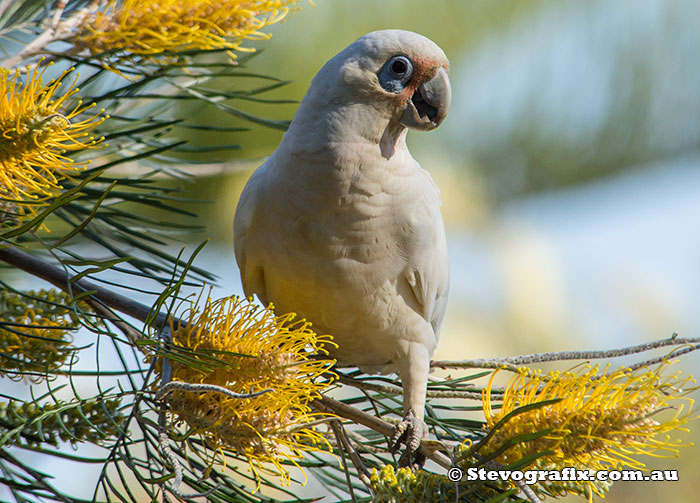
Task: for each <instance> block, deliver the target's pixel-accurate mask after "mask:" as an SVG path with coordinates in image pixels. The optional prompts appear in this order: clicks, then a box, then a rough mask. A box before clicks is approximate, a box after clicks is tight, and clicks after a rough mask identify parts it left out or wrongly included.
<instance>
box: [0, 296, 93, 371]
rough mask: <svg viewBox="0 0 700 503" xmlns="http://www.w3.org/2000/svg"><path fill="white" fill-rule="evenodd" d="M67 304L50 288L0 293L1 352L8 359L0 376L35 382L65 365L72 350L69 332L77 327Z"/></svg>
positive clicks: (77, 324) (65, 298)
mask: <svg viewBox="0 0 700 503" xmlns="http://www.w3.org/2000/svg"><path fill="white" fill-rule="evenodd" d="M69 304H70V299H69V297H68V295H66V294H64V293H63V292H58V291H56V290H53V289H51V290H41V291H39V292H33V291H32V292H25V295H19V294H17V293H14V292H10V291H8V290H2V291H0V353H2V354H4V355H7V356H8V357H7V358H3V364H2V368H3V370H4V372H0V377H2V376H8V377H10V378H13V376H16V377H17V378H18V379H22V378H23V376H29V377H30V378H31V379H33V380H35V381H36V380H40V379H42V376H43V375H45V372H46V371H52V370H57V369H58V368H60V367H61V366H62V365H63V364H64V363H65V361H66V359H67V358H68V357H69V356H70V354H71V353H72V351H73V347H72V339H71V337H70V332H71V331H72V330H75V329H76V328H77V327H79V326H80V322H79V320H78V318H77V316H76V315H75V314H74V313H73V311H72V310H71V309H70V308H69V307H67V306H68V305H69ZM82 307H83V308H84V307H86V306H82ZM12 372H16V374H13V373H12Z"/></svg>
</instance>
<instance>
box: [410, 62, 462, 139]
mask: <svg viewBox="0 0 700 503" xmlns="http://www.w3.org/2000/svg"><path fill="white" fill-rule="evenodd" d="M451 98H452V89H451V88H450V79H449V78H448V77H447V70H445V69H444V68H442V67H440V68H438V71H437V73H436V74H435V77H433V78H432V79H430V80H429V81H427V82H424V83H423V84H421V85H420V86H419V87H418V89H416V91H415V92H414V93H413V96H411V99H410V100H408V103H406V108H405V109H404V112H403V115H401V120H400V122H401V124H403V125H404V126H406V127H407V128H411V129H420V130H423V131H430V130H431V129H435V128H436V127H438V126H439V125H440V123H442V121H443V120H444V119H445V117H447V111H448V109H449V108H450V100H451Z"/></svg>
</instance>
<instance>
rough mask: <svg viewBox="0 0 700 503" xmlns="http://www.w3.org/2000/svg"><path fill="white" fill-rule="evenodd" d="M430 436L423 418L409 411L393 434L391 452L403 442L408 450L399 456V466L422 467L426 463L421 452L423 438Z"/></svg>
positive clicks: (397, 448)
mask: <svg viewBox="0 0 700 503" xmlns="http://www.w3.org/2000/svg"><path fill="white" fill-rule="evenodd" d="M427 436H428V426H427V425H426V424H425V423H424V422H423V420H422V419H420V418H418V417H416V416H415V415H414V414H413V411H409V412H408V414H406V415H405V416H404V418H403V421H401V422H400V423H399V424H397V425H396V426H395V427H394V432H393V434H392V435H391V440H390V444H389V445H390V448H391V452H393V453H396V452H398V450H399V449H400V448H401V444H405V445H406V450H405V451H404V452H403V454H401V457H400V458H399V466H400V467H405V466H410V467H411V468H416V469H417V468H421V467H422V466H423V464H424V463H425V456H424V455H422V454H421V453H420V452H419V450H418V449H419V448H420V443H421V440H423V439H424V438H425V437H427Z"/></svg>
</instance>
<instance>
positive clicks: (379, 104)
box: [234, 30, 451, 465]
mask: <svg viewBox="0 0 700 503" xmlns="http://www.w3.org/2000/svg"><path fill="white" fill-rule="evenodd" d="M447 71H448V61H447V58H446V57H445V54H444V53H443V51H442V50H441V49H440V48H439V47H438V46H437V45H436V44H435V43H433V42H432V41H430V40H429V39H427V38H425V37H423V36H421V35H418V34H416V33H412V32H408V31H401V30H384V31H376V32H373V33H369V34H367V35H365V36H363V37H360V38H359V39H358V40H356V41H355V42H354V43H352V44H351V45H350V46H348V47H347V48H346V49H345V50H343V51H342V52H340V53H339V54H337V55H336V56H335V57H333V58H332V59H330V60H329V61H328V62H327V63H326V64H325V65H324V66H323V68H321V70H320V71H319V72H318V74H317V75H316V77H314V79H313V81H312V83H311V87H310V88H309V90H308V92H307V93H306V96H305V97H304V99H303V101H302V102H301V105H300V106H299V110H298V111H297V113H296V115H295V117H294V119H293V121H292V123H291V125H290V127H289V130H288V131H287V132H286V134H285V135H284V138H283V139H282V143H281V144H280V146H279V147H278V148H277V150H276V151H275V153H274V154H273V155H272V156H271V157H270V158H269V159H268V160H267V162H265V164H263V165H262V166H261V167H260V168H258V169H257V171H255V173H254V174H253V175H252V176H251V178H250V180H249V181H248V183H247V185H246V187H245V189H244V190H243V194H242V195H241V198H240V201H239V203H238V208H237V210H236V216H235V220H234V241H235V251H236V260H237V262H238V265H239V268H240V271H241V279H242V282H243V288H244V290H245V293H246V295H252V294H256V295H257V296H258V298H259V299H260V301H261V302H263V303H265V304H267V303H268V302H272V303H274V305H275V307H276V309H277V310H279V311H280V312H292V311H293V312H296V313H298V314H299V315H300V316H302V317H304V318H306V319H307V320H309V321H311V322H312V323H313V327H314V329H315V330H316V331H317V332H319V333H329V334H332V335H333V337H334V340H335V342H336V343H337V344H338V348H337V350H335V351H332V352H331V355H332V356H334V357H336V358H337V359H338V361H339V363H341V364H352V365H357V366H359V367H360V368H361V369H362V370H364V371H365V372H369V373H378V372H397V373H398V374H399V376H400V378H401V383H402V387H403V408H404V418H403V421H402V422H401V423H400V424H399V425H398V426H397V427H396V430H395V434H394V438H393V439H392V445H393V448H394V449H396V448H398V446H399V444H400V443H402V442H403V443H405V444H406V446H407V449H406V451H405V452H404V454H403V455H402V456H401V460H400V463H401V464H402V465H410V464H414V463H420V461H421V460H420V456H419V455H418V454H417V450H418V447H419V445H420V441H421V439H422V438H424V437H426V436H427V433H428V432H427V427H426V425H425V422H424V421H423V416H424V410H425V394H426V386H427V381H428V372H429V368H430V358H431V355H432V354H433V351H434V350H435V347H436V345H437V342H438V336H439V333H440V324H441V323H442V319H443V316H444V313H445V307H446V303H447V291H448V287H449V266H448V259H447V245H446V241H445V230H444V225H443V222H442V216H441V214H440V196H439V190H438V188H437V186H436V185H435V183H434V182H433V180H432V178H431V177H430V175H429V174H428V172H427V171H425V170H424V169H423V168H421V166H420V165H419V164H418V162H416V160H415V159H413V157H412V156H411V154H410V152H409V151H408V148H407V146H406V131H407V129H416V130H420V131H428V130H431V129H434V128H436V127H438V126H439V125H440V123H441V122H442V121H443V119H444V118H445V116H446V114H447V110H448V108H449V105H450V94H451V91H450V82H449V79H448V77H447Z"/></svg>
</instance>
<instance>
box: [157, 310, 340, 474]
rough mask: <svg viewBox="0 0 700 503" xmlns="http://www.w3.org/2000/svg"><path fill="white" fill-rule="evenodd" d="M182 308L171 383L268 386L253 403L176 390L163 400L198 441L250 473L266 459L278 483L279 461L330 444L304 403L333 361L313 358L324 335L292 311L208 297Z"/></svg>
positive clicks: (248, 389)
mask: <svg viewBox="0 0 700 503" xmlns="http://www.w3.org/2000/svg"><path fill="white" fill-rule="evenodd" d="M199 304H200V303H199V301H198V302H196V303H194V304H193V305H191V306H189V307H188V308H187V309H186V310H185V311H184V312H183V313H181V315H179V319H180V321H179V323H175V322H173V324H172V326H171V331H172V342H173V344H174V345H176V346H179V347H182V348H187V349H188V350H189V352H188V353H187V355H188V360H181V359H173V358H171V359H170V360H171V367H172V380H173V381H179V382H184V383H201V384H209V385H216V386H222V387H225V388H227V389H228V390H230V391H233V392H236V393H246V394H249V393H254V392H259V391H263V390H267V389H270V390H271V391H269V392H268V393H265V394H262V395H259V396H256V397H254V398H244V399H241V398H234V397H231V396H228V395H225V394H222V393H220V392H217V391H184V390H178V391H175V392H173V393H171V394H170V395H169V397H168V402H169V404H170V407H171V410H172V412H174V413H175V414H176V415H177V417H178V419H179V420H180V421H184V422H185V423H187V425H189V426H190V427H191V428H193V429H194V431H196V432H198V433H200V434H201V435H203V436H204V438H205V439H206V441H207V442H208V444H209V445H210V446H211V447H213V448H214V449H215V450H217V449H220V448H221V447H227V448H230V449H231V450H233V451H235V452H236V453H238V454H239V455H243V456H245V457H246V458H247V459H248V461H249V462H250V464H251V467H252V468H253V470H256V469H259V468H264V466H263V465H262V463H265V462H269V463H272V466H273V467H274V468H275V471H276V473H279V474H280V475H281V476H282V477H283V480H285V481H287V480H288V473H287V471H286V470H285V468H284V467H283V465H282V464H281V462H282V461H284V460H285V459H287V460H292V461H293V460H294V459H295V458H297V457H298V456H300V455H301V452H302V451H307V450H319V449H321V448H326V447H329V446H328V444H327V443H326V441H325V440H324V438H323V437H322V436H321V435H320V434H319V433H318V432H317V431H315V430H314V429H313V428H311V427H309V426H307V424H308V423H310V422H312V421H314V420H316V419H319V417H318V414H316V413H313V412H312V411H311V407H310V402H311V401H312V400H313V399H314V398H316V397H317V396H318V393H319V392H320V391H322V390H323V389H325V388H326V387H327V386H328V384H329V380H328V379H327V378H321V374H324V373H326V372H327V371H328V369H329V368H330V366H331V365H332V364H333V363H334V361H333V360H326V359H319V358H317V357H316V354H317V353H319V352H323V349H322V345H323V344H324V343H329V342H330V341H329V339H330V337H329V336H318V335H316V334H315V333H314V332H313V331H312V330H311V328H310V323H308V322H306V321H304V320H296V319H295V315H294V314H285V315H281V316H276V315H275V314H274V312H273V311H272V307H271V306H270V307H269V308H267V309H263V308H260V307H259V306H256V305H255V304H253V303H252V301H250V300H245V299H243V300H241V299H239V298H237V297H226V298H223V299H219V300H212V299H211V298H208V299H207V300H206V301H205V302H204V305H203V306H202V307H200V306H199Z"/></svg>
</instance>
